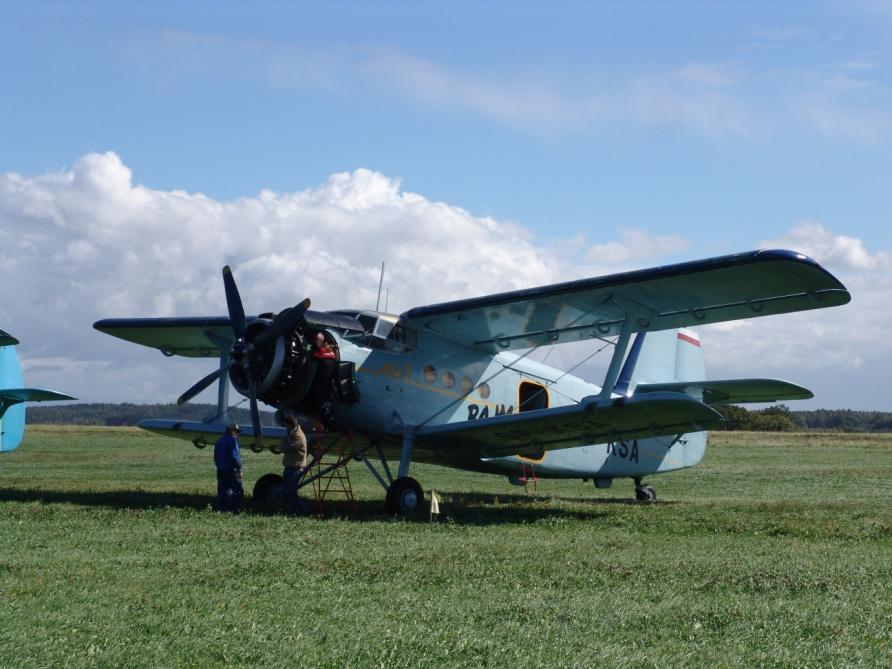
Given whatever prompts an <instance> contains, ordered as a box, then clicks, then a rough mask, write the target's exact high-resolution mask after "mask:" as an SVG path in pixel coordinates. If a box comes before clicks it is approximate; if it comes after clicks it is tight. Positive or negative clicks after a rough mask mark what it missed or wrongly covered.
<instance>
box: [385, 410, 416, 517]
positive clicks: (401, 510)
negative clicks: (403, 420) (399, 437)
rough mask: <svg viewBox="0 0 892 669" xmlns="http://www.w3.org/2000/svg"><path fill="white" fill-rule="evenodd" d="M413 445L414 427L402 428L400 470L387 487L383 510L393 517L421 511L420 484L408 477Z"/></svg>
mask: <svg viewBox="0 0 892 669" xmlns="http://www.w3.org/2000/svg"><path fill="white" fill-rule="evenodd" d="M414 445H415V427H414V426H412V425H406V426H404V428H403V447H402V449H401V451H400V468H399V472H398V473H397V478H396V479H395V480H394V481H392V482H391V484H390V485H389V486H388V487H387V496H386V497H385V498H384V510H385V511H387V513H392V514H395V515H401V516H408V515H411V514H413V513H415V512H416V511H418V510H419V509H421V506H422V503H423V502H424V491H423V490H422V489H421V484H419V483H418V481H416V480H415V479H413V478H411V477H410V476H409V463H410V462H411V461H412V447H413V446H414Z"/></svg>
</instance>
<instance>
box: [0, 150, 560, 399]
mask: <svg viewBox="0 0 892 669" xmlns="http://www.w3.org/2000/svg"><path fill="white" fill-rule="evenodd" d="M382 260H383V261H386V262H387V267H388V271H387V284H388V286H389V287H390V307H391V310H401V309H403V308H407V307H410V306H415V305H417V304H426V303H431V302H435V301H438V300H445V299H450V298H454V297H459V296H469V295H474V294H479V293H485V292H490V291H499V290H508V289H512V288H520V287H524V286H530V285H535V284H543V283H549V282H551V281H554V280H557V279H558V278H559V276H560V274H561V271H562V270H561V266H562V263H561V262H560V260H559V258H558V257H557V256H556V255H555V253H554V252H553V251H552V250H551V249H550V248H549V247H547V246H544V245H537V244H536V243H535V241H534V240H533V238H532V237H531V235H530V234H529V233H528V232H527V231H525V230H524V229H522V228H520V227H518V226H516V225H513V224H509V223H502V222H499V221H496V220H493V219H491V218H485V217H483V218H481V217H475V216H472V215H471V214H469V213H468V212H467V211H464V210H462V209H460V208H458V207H454V206H450V205H448V204H445V203H442V202H432V201H430V200H428V199H426V198H424V197H422V196H420V195H416V194H413V193H407V192H404V191H403V190H402V189H401V187H400V182H399V181H398V180H396V179H390V178H388V177H386V176H384V175H382V174H380V173H377V172H373V171H370V170H365V169H359V170H356V171H354V172H352V173H343V174H335V175H332V176H331V177H330V178H329V179H328V181H327V182H326V183H324V184H322V185H321V186H318V187H315V188H309V189H306V190H303V191H299V192H294V193H282V194H277V193H273V192H270V191H263V192H261V193H260V194H259V195H258V196H257V197H244V198H239V199H236V200H233V201H228V202H221V201H217V200H214V199H212V198H209V197H206V196H204V195H202V194H200V193H185V192H182V191H159V190H153V189H150V188H147V187H145V186H142V185H139V184H135V183H134V182H133V177H132V174H131V171H130V169H129V168H128V167H127V166H126V165H124V164H123V163H122V161H121V160H120V158H119V157H118V156H117V155H116V154H114V153H105V154H91V155H88V156H84V157H83V158H82V159H80V160H79V161H78V162H77V163H76V164H75V165H74V166H73V167H72V168H71V169H70V170H67V171H64V172H61V173H55V174H44V175H39V176H34V177H25V176H21V175H18V174H14V173H8V174H4V175H0V285H2V286H3V295H4V299H3V303H2V305H0V318H2V322H3V325H4V327H5V328H6V329H8V330H10V331H12V332H14V333H16V335H17V336H19V337H20V339H22V341H23V342H25V346H24V349H23V350H24V351H26V352H27V354H28V357H29V362H28V365H29V368H28V369H29V372H28V374H29V382H32V383H38V382H40V383H44V384H46V385H53V386H58V387H60V388H64V389H68V390H71V391H72V392H76V393H78V394H81V395H83V396H84V397H86V398H97V397H104V398H106V399H108V398H119V397H123V396H125V395H127V393H136V392H137V391H136V390H135V389H136V388H138V387H142V388H143V390H140V391H138V397H139V398H144V397H145V394H146V393H150V392H164V393H168V398H170V397H175V393H176V392H177V390H181V389H182V388H184V387H186V385H188V383H189V382H190V379H193V378H194V377H195V376H197V375H198V374H199V373H200V369H205V368H207V367H208V366H209V363H210V361H204V362H197V363H196V362H194V361H192V362H188V361H182V360H178V361H177V362H176V363H174V362H171V361H167V360H163V359H162V358H161V356H160V355H158V354H157V353H153V352H150V351H148V350H143V349H140V348H139V347H134V346H132V345H127V344H123V343H119V342H116V341H114V340H112V339H110V338H108V337H106V336H104V335H101V334H99V333H97V332H95V331H94V330H92V323H93V321H94V320H97V319H99V318H102V317H111V316H129V315H143V316H170V315H189V314H194V315H210V314H221V313H225V311H226V309H225V300H224V297H223V290H222V280H221V276H220V268H221V267H222V265H223V264H225V263H228V264H231V265H232V266H233V270H234V272H235V275H236V278H237V280H238V282H239V285H240V288H241V291H242V296H243V299H244V301H245V304H246V308H247V309H248V310H249V311H250V312H254V313H258V312H261V311H268V310H279V309H281V308H284V307H286V306H290V305H292V304H295V303H296V302H298V301H299V300H301V299H303V298H304V297H306V296H309V297H310V298H311V299H312V300H313V305H314V307H316V308H321V309H326V308H337V307H345V306H357V307H372V306H374V304H375V297H376V291H377V286H378V272H379V268H380V263H381V261H382ZM107 360H111V361H112V362H113V363H114V364H107V363H106V362H104V361H107ZM130 361H133V362H132V363H131V362H130ZM131 364H133V365H135V366H137V367H138V368H139V369H140V370H141V371H140V372H138V373H137V372H136V371H134V373H133V378H132V379H131V380H130V381H129V382H125V381H124V380H125V379H126V378H128V377H127V375H126V374H125V373H124V372H123V370H126V369H129V365H131ZM196 367H198V368H200V369H199V370H197V369H196ZM152 368H157V371H154V372H152V373H151V374H146V370H147V369H152ZM183 369H188V371H187V372H183V371H182V370H183ZM137 374H139V375H141V380H143V381H144V380H145V379H151V380H152V383H151V384H150V385H148V386H145V385H143V386H140V385H139V384H137V383H135V381H136V380H137V378H140V377H139V376H137ZM168 377H169V378H168ZM166 379H167V380H166ZM128 399H129V398H128ZM156 399H163V397H156Z"/></svg>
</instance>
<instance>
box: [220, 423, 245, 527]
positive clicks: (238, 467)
mask: <svg viewBox="0 0 892 669" xmlns="http://www.w3.org/2000/svg"><path fill="white" fill-rule="evenodd" d="M240 432H241V430H240V429H239V426H238V425H236V424H235V423H231V424H229V425H227V426H226V433H225V434H224V435H223V436H222V437H220V438H219V439H218V440H217V443H216V444H214V464H215V465H217V510H218V511H228V512H230V513H238V511H239V506H241V503H242V497H244V496H245V487H244V486H243V485H242V455H241V452H240V451H239V447H238V435H239V433H240Z"/></svg>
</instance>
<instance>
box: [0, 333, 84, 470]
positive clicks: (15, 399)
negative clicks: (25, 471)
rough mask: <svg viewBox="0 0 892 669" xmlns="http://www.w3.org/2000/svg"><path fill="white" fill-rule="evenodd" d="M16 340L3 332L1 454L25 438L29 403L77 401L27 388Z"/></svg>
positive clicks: (0, 350) (0, 342) (0, 356)
mask: <svg viewBox="0 0 892 669" xmlns="http://www.w3.org/2000/svg"><path fill="white" fill-rule="evenodd" d="M18 343H19V341H18V339H16V338H15V337H13V336H11V335H9V334H7V333H6V332H3V331H2V330H0V452H3V451H13V450H15V449H16V448H18V446H19V444H20V443H22V437H24V435H25V402H46V401H55V400H73V399H75V398H74V397H72V396H71V395H66V394H64V393H57V392H56V391H54V390H44V389H43V388H24V387H23V386H24V385H25V383H24V379H23V378H22V366H21V365H20V364H19V356H18V353H17V352H16V350H15V345H16V344H18Z"/></svg>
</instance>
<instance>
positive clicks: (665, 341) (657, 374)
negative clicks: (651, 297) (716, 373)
mask: <svg viewBox="0 0 892 669" xmlns="http://www.w3.org/2000/svg"><path fill="white" fill-rule="evenodd" d="M705 379H706V366H705V364H704V362H703V349H702V348H701V346H700V337H699V336H698V335H697V333H695V332H693V331H692V330H687V329H684V330H661V331H660V332H648V333H645V332H640V333H638V336H637V337H636V338H635V342H634V343H633V344H632V346H631V348H630V349H629V355H628V356H627V357H626V362H625V365H624V366H623V370H622V372H620V376H619V380H618V381H617V392H620V393H623V394H626V395H631V394H632V393H634V392H635V386H637V385H638V384H639V383H674V382H676V381H703V380H705Z"/></svg>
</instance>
